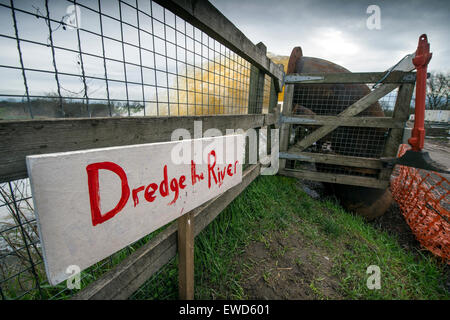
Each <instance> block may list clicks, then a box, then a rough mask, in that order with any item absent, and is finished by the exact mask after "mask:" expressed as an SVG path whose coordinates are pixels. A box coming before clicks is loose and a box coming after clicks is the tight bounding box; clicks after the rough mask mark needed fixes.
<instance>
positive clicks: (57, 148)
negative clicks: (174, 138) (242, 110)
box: [0, 114, 276, 182]
mask: <svg viewBox="0 0 450 320" xmlns="http://www.w3.org/2000/svg"><path fill="white" fill-rule="evenodd" d="M194 121H203V122H202V127H203V131H205V130H207V129H210V128H217V129H219V130H221V131H222V132H223V133H224V134H225V130H226V129H239V128H240V129H243V130H247V129H249V128H258V127H262V126H264V125H269V124H273V123H274V122H275V121H276V118H275V117H274V116H273V115H253V114H248V115H212V116H182V117H121V118H80V119H48V120H22V121H0V141H1V143H0V154H1V155H2V161H1V162H0V182H6V181H9V180H14V179H20V178H26V177H27V171H26V165H25V157H26V156H27V155H35V154H44V153H53V152H64V151H75V150H84V149H93V148H103V147H112V146H123V145H133V144H142V143H151V142H163V141H170V138H171V134H172V132H173V131H174V130H175V129H178V128H184V129H186V130H188V131H189V132H190V134H191V137H194V135H193V133H194Z"/></svg>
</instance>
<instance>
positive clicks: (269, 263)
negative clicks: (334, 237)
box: [236, 181, 450, 300]
mask: <svg viewBox="0 0 450 320" xmlns="http://www.w3.org/2000/svg"><path fill="white" fill-rule="evenodd" d="M299 183H301V184H302V188H303V190H305V191H306V192H307V193H308V194H309V195H310V196H311V197H313V198H315V199H325V198H327V197H333V195H330V194H328V193H327V192H326V191H325V189H324V187H323V185H322V184H321V183H319V182H312V181H299ZM368 223H370V224H372V225H373V226H374V227H375V228H377V229H379V230H380V231H385V232H387V233H389V234H392V235H395V236H396V237H397V239H398V242H399V244H400V245H401V246H402V247H403V248H404V249H405V250H408V251H411V252H416V253H417V252H418V250H421V246H420V243H419V242H418V241H417V240H416V238H415V237H414V235H413V234H412V232H411V229H410V227H409V226H408V224H407V223H406V221H405V219H404V218H403V216H402V214H401V212H400V209H399V207H398V205H397V204H396V203H395V202H393V204H392V205H391V207H390V208H389V209H388V211H387V212H386V213H385V214H384V215H383V216H381V217H379V218H376V219H375V220H373V221H370V222H368ZM236 259H237V260H238V261H239V263H238V265H241V267H240V269H239V270H236V272H241V273H242V275H243V277H242V280H241V283H240V284H241V286H242V288H243V289H244V292H245V295H246V296H247V298H248V299H282V300H285V299H286V300H297V299H300V300H315V299H336V300H341V299H346V297H345V295H344V294H343V293H342V290H339V279H338V278H337V277H336V276H334V275H333V272H332V267H333V265H332V262H331V259H330V258H329V257H328V256H327V253H326V252H325V251H323V249H320V248H318V247H317V246H315V245H314V243H313V242H312V241H309V240H308V239H306V238H304V237H303V236H302V235H301V234H300V233H299V232H298V231H296V230H295V229H294V227H292V228H289V229H288V230H284V231H283V232H274V233H271V234H270V236H269V237H267V238H266V239H265V241H255V242H252V243H251V244H250V245H249V246H247V247H246V249H245V251H244V253H242V254H240V255H239V256H237V257H236ZM447 274H448V277H447V280H444V281H446V285H445V286H446V287H447V290H448V291H449V292H450V268H449V272H447Z"/></svg>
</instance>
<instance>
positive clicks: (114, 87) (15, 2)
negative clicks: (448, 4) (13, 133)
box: [0, 0, 275, 299]
mask: <svg viewBox="0 0 450 320" xmlns="http://www.w3.org/2000/svg"><path fill="white" fill-rule="evenodd" d="M0 24H1V26H2V27H1V28H0V45H1V48H2V52H1V53H0V73H1V75H2V79H3V80H2V85H1V86H0V121H1V120H21V119H42V118H73V117H114V116H184V115H206V114H246V113H249V105H250V104H252V103H253V104H255V105H261V104H262V105H263V106H264V110H265V112H267V110H268V107H269V103H270V102H269V97H271V96H273V95H275V91H274V90H273V86H274V83H273V80H272V78H271V77H270V76H265V77H263V79H264V85H263V86H262V87H261V86H257V87H256V92H254V93H253V94H251V92H250V82H251V81H250V80H251V68H252V65H251V63H250V62H248V61H247V60H245V59H243V58H242V57H241V56H239V55H238V54H236V53H235V52H233V51H232V50H230V49H229V48H228V47H226V46H225V45H223V44H221V43H220V42H218V41H217V40H216V39H214V38H212V37H210V36H208V35H207V34H206V33H205V32H203V31H202V30H200V29H198V28H196V27H194V26H193V25H191V24H190V23H189V22H187V21H186V20H184V19H182V18H180V17H179V16H177V15H175V14H173V13H172V12H171V11H169V10H167V9H165V8H164V7H162V6H160V5H159V4H157V3H155V2H152V1H150V0H128V1H125V0H124V1H120V0H114V1H113V0H106V1H105V0H90V1H87V0H79V1H72V0H64V1H62V0H35V1H27V0H22V1H21V0H0ZM272 100H273V99H272ZM251 111H253V110H251ZM156 233H157V232H156ZM153 236H154V234H151V235H149V236H147V237H145V238H143V239H141V240H139V241H138V242H136V243H135V244H133V245H131V246H128V247H127V248H125V249H123V250H121V251H120V252H117V253H115V254H114V255H112V256H111V257H109V258H107V259H105V260H103V261H101V262H99V263H97V264H96V265H94V266H92V267H91V268H89V269H88V270H86V271H84V272H82V276H81V286H82V288H83V287H85V286H86V285H87V284H88V283H90V282H92V281H94V280H95V279H97V278H98V277H99V276H101V275H102V274H104V273H105V272H107V271H108V270H110V269H111V268H113V266H114V265H116V264H117V263H119V262H120V261H121V260H123V259H124V258H125V257H126V256H127V255H128V254H129V253H130V252H132V251H134V250H135V249H137V248H138V247H140V246H141V245H143V244H144V243H145V242H146V241H148V240H149V239H150V238H152V237H153ZM72 293H73V291H72V290H70V289H68V288H67V287H66V283H62V284H60V285H58V286H55V287H53V286H50V285H49V283H48V282H47V279H46V275H45V270H44V263H43V260H42V252H41V248H40V243H39V236H38V232H37V224H36V218H35V215H34V211H33V202H32V199H31V191H30V184H29V180H28V179H21V180H15V181H9V182H7V183H2V184H0V297H1V298H2V299H32V298H39V299H63V298H67V297H69V296H71V295H72Z"/></svg>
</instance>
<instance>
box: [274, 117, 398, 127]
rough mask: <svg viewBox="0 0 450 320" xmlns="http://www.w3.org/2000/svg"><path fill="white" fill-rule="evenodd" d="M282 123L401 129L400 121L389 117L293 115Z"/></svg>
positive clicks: (283, 119)
mask: <svg viewBox="0 0 450 320" xmlns="http://www.w3.org/2000/svg"><path fill="white" fill-rule="evenodd" d="M282 122H285V123H291V124H301V125H320V126H323V125H328V126H329V125H334V124H338V125H339V126H348V127H367V128H403V127H404V125H405V123H404V122H403V121H402V120H397V119H393V118H391V117H339V116H319V115H293V116H290V117H283V118H282Z"/></svg>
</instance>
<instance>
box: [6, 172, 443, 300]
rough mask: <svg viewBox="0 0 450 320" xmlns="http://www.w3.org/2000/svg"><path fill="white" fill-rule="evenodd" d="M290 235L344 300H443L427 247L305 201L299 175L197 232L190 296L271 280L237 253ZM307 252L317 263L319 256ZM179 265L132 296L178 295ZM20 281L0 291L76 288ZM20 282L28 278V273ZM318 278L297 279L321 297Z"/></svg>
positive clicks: (120, 255) (100, 270)
mask: <svg viewBox="0 0 450 320" xmlns="http://www.w3.org/2000/svg"><path fill="white" fill-rule="evenodd" d="M163 229H164V228H161V230H163ZM161 230H158V231H157V232H154V233H152V234H151V235H149V236H147V237H145V238H144V239H141V240H139V241H138V242H136V243H135V244H133V245H131V246H129V247H127V248H125V249H123V250H121V251H119V252H117V253H116V254H114V255H113V256H112V257H110V258H108V259H105V260H104V261H102V262H99V263H98V264H96V265H94V266H92V267H91V268H89V269H88V270H86V271H83V272H82V281H81V287H82V288H84V287H85V286H86V285H88V284H89V283H91V282H93V281H95V280H96V279H98V277H100V276H101V275H102V274H104V273H105V272H107V271H108V270H110V269H112V268H113V267H114V266H115V265H117V264H118V263H119V262H120V261H122V260H123V259H124V258H126V257H127V256H128V255H129V254H130V253H131V252H132V251H134V250H136V249H137V248H139V247H140V246H142V245H143V244H144V243H146V242H147V241H148V240H149V239H151V238H153V237H154V236H155V235H156V234H157V233H158V232H160V231H161ZM292 233H296V234H299V235H301V237H302V239H305V243H308V244H309V245H310V246H311V248H314V249H317V250H320V252H321V253H323V254H325V255H326V256H327V258H329V259H330V261H331V262H332V268H331V271H330V274H329V275H328V276H330V277H334V278H336V279H338V281H339V284H340V288H339V291H340V294H341V296H342V297H344V298H348V299H449V293H448V292H447V291H446V289H445V288H444V286H443V282H444V279H445V277H446V274H445V272H446V269H445V266H444V265H443V264H442V263H441V262H440V261H439V260H438V259H437V258H435V257H433V256H432V255H431V254H429V253H428V252H422V251H418V250H416V251H414V252H412V251H406V250H405V249H403V248H402V247H401V246H400V245H399V243H398V240H397V239H396V237H395V236H392V235H389V234H388V233H386V232H382V231H380V230H379V229H375V228H374V227H373V226H372V225H371V224H369V223H366V222H365V221H364V220H363V219H362V218H360V217H358V216H355V215H352V214H349V213H347V212H345V211H344V210H343V209H342V208H341V207H340V206H339V205H338V204H337V203H336V202H335V201H333V200H327V201H316V200H313V199H311V198H310V197H309V196H308V195H306V194H305V193H304V192H303V191H302V189H301V187H300V185H299V183H298V181H297V180H295V179H292V178H287V177H281V176H261V177H259V178H257V179H256V180H255V181H254V182H253V183H252V184H251V185H250V186H249V187H248V188H247V189H246V190H245V191H244V192H243V193H242V194H241V195H240V196H239V197H237V198H236V199H235V200H234V201H233V202H232V203H231V204H230V205H229V206H228V207H227V208H226V209H225V210H224V211H223V212H222V213H221V214H220V215H219V216H218V217H217V218H216V219H215V220H214V221H213V222H212V223H211V224H210V225H209V226H208V227H207V228H205V229H204V230H203V231H202V232H201V233H200V234H199V235H198V236H197V237H196V240H195V298H196V299H246V298H247V297H248V296H247V294H246V292H245V290H244V288H243V285H242V283H243V281H242V280H243V277H246V279H247V280H248V279H249V278H250V280H251V279H256V278H257V276H261V277H262V278H263V279H264V281H265V282H266V283H271V282H272V281H273V279H274V276H275V274H274V272H273V270H272V269H270V268H268V269H266V270H264V271H263V273H262V274H261V275H257V274H251V272H252V270H253V268H254V266H255V265H256V264H257V263H258V262H257V261H254V260H252V259H248V260H247V261H239V260H237V256H239V255H240V254H241V253H244V252H245V249H246V247H247V246H248V245H249V244H251V243H252V242H255V241H256V242H260V243H262V244H263V247H264V248H265V249H267V250H269V251H270V249H271V243H272V241H273V238H274V235H275V234H282V235H283V237H290V236H292ZM290 249H291V248H288V247H283V246H281V247H279V248H277V250H272V251H271V255H270V257H271V258H272V259H274V260H276V259H278V258H279V257H282V256H283V255H285V254H286V252H288V251H289V250H290ZM312 253H313V254H312V256H313V257H312V258H313V259H312V260H313V261H312V263H313V264H314V265H315V263H316V260H317V257H315V254H316V253H315V252H312ZM238 261H239V262H238ZM307 263H309V262H308V261H306V260H304V259H303V258H296V259H295V261H293V264H294V265H297V266H302V265H304V264H307ZM177 265H178V261H177V257H175V258H174V259H173V260H172V261H171V262H170V263H169V264H167V265H166V266H165V267H163V268H162V269H161V270H160V271H159V272H158V274H156V275H154V276H153V277H152V278H151V279H149V280H148V281H147V282H146V284H145V285H144V286H142V287H141V288H140V290H138V291H137V292H136V293H135V294H134V295H133V296H132V297H131V298H132V299H177V298H178V270H177ZM369 265H377V266H379V267H380V270H381V289H380V290H369V289H368V288H367V286H366V281H367V278H368V275H367V274H366V269H367V267H368V266H369ZM42 267H43V265H42V264H39V266H38V267H37V268H36V269H37V272H38V273H39V275H38V276H39V278H40V279H45V274H44V271H43V268H42ZM236 270H240V271H236ZM248 274H250V277H248ZM22 278H23V277H22ZM25 280H26V279H22V283H20V282H17V283H10V287H9V288H5V287H2V290H3V293H4V294H6V296H7V297H8V298H21V299H33V298H37V299H67V298H69V297H70V296H71V295H72V294H73V293H74V292H72V291H70V290H67V289H66V284H65V282H63V283H61V284H60V285H58V286H56V287H53V286H50V285H48V284H45V283H42V284H41V292H40V293H39V292H38V291H37V290H36V289H35V290H31V291H30V292H29V293H27V294H25V295H23V296H22V294H20V292H23V291H24V290H27V288H26V287H25V288H24V286H23V283H24V281H25ZM11 281H15V280H11ZM26 281H28V282H30V283H32V282H33V281H32V278H30V280H26ZM321 281H322V278H315V279H313V281H310V282H307V281H303V279H300V282H301V283H305V285H306V286H308V287H309V288H310V289H311V290H312V291H313V292H314V294H315V296H316V297H317V298H318V299H327V296H326V295H325V294H324V293H323V292H321V289H320V286H319V285H318V284H320V282H321ZM5 289H8V290H5Z"/></svg>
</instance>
